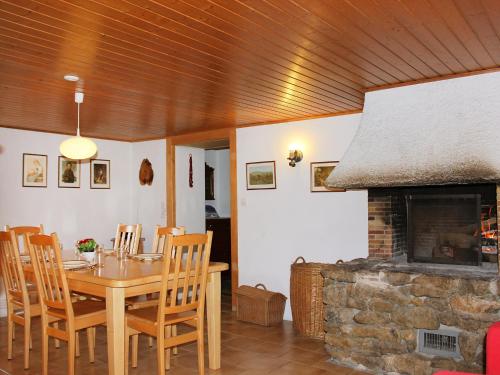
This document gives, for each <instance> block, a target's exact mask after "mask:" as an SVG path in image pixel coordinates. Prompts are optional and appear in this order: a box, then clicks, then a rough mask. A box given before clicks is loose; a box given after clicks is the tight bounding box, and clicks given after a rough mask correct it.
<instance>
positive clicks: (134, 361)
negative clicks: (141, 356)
mask: <svg viewBox="0 0 500 375" xmlns="http://www.w3.org/2000/svg"><path fill="white" fill-rule="evenodd" d="M138 351H139V334H136V335H132V367H133V368H136V367H137V356H138Z"/></svg>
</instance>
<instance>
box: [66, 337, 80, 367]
mask: <svg viewBox="0 0 500 375" xmlns="http://www.w3.org/2000/svg"><path fill="white" fill-rule="evenodd" d="M68 333H69V335H68V375H74V374H75V352H76V343H77V342H78V341H77V337H78V336H77V333H78V332H75V331H71V332H68Z"/></svg>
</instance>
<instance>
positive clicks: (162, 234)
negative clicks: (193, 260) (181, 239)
mask: <svg viewBox="0 0 500 375" xmlns="http://www.w3.org/2000/svg"><path fill="white" fill-rule="evenodd" d="M185 233H186V228H185V227H160V226H159V225H157V226H156V228H155V234H154V237H153V246H152V247H151V252H152V253H163V249H164V248H165V244H166V241H167V236H168V235H169V234H171V235H173V236H182V235H184V234H185Z"/></svg>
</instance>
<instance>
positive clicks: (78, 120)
mask: <svg viewBox="0 0 500 375" xmlns="http://www.w3.org/2000/svg"><path fill="white" fill-rule="evenodd" d="M77 105H78V115H77V128H76V136H77V137H79V136H80V103H77Z"/></svg>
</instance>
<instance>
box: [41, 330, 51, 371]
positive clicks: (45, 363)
mask: <svg viewBox="0 0 500 375" xmlns="http://www.w3.org/2000/svg"><path fill="white" fill-rule="evenodd" d="M47 325H48V323H45V322H44V321H43V320H42V375H48V373H49V335H48V334H47Z"/></svg>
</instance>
